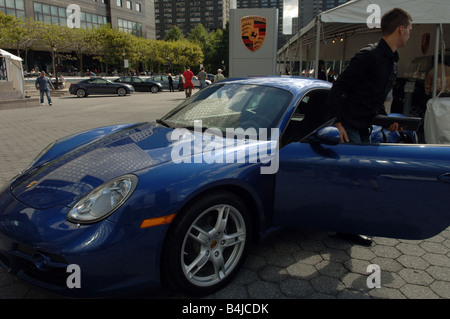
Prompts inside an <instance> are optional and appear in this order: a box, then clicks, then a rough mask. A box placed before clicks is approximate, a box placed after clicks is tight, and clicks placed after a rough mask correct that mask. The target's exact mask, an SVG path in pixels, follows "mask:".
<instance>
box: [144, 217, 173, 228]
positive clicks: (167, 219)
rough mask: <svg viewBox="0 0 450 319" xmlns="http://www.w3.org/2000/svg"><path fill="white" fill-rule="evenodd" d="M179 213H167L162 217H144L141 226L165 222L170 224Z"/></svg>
mask: <svg viewBox="0 0 450 319" xmlns="http://www.w3.org/2000/svg"><path fill="white" fill-rule="evenodd" d="M176 215H177V214H172V215H166V216H161V217H155V218H149V219H144V220H143V221H142V224H141V228H148V227H154V226H159V225H164V224H170V223H171V222H172V220H173V219H174V218H175V216H176Z"/></svg>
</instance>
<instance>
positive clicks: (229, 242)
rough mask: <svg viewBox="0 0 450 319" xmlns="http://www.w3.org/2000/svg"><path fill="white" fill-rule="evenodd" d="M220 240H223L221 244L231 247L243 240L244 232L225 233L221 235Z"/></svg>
mask: <svg viewBox="0 0 450 319" xmlns="http://www.w3.org/2000/svg"><path fill="white" fill-rule="evenodd" d="M222 241H223V242H222V246H224V247H231V246H234V245H237V244H239V243H242V242H244V241H245V233H244V232H237V233H234V234H231V235H225V236H223V237H222Z"/></svg>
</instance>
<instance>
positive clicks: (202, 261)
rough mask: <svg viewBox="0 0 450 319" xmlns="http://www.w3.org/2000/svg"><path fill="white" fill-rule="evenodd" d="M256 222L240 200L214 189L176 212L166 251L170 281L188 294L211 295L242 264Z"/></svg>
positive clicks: (164, 262)
mask: <svg viewBox="0 0 450 319" xmlns="http://www.w3.org/2000/svg"><path fill="white" fill-rule="evenodd" d="M251 234H252V224H251V221H250V215H249V212H248V209H247V207H246V205H245V203H244V202H243V200H242V199H241V198H239V197H238V196H236V195H235V194H233V193H230V192H220V193H210V194H207V196H204V197H202V198H201V199H199V200H196V201H195V202H194V203H192V204H191V205H189V206H188V207H186V208H185V209H183V210H182V211H181V212H180V213H178V214H177V217H176V218H175V220H174V222H173V223H172V225H171V227H170V229H169V233H168V234H167V236H166V238H167V240H166V242H165V245H164V249H163V259H162V272H163V278H164V279H165V280H166V282H167V283H168V284H169V285H170V286H172V287H173V288H175V289H176V290H177V291H181V292H184V293H187V294H190V295H208V294H212V293H214V292H216V291H218V290H220V289H221V288H222V287H224V286H225V285H227V284H228V283H229V282H230V281H231V280H232V279H233V277H234V276H235V275H236V274H237V273H238V271H239V269H240V268H241V266H242V264H243V262H244V259H245V256H246V254H247V251H248V249H249V246H250V242H251V236H252V235H251Z"/></svg>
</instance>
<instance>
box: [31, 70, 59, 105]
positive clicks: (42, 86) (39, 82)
mask: <svg viewBox="0 0 450 319" xmlns="http://www.w3.org/2000/svg"><path fill="white" fill-rule="evenodd" d="M35 86H36V90H39V91H40V93H41V96H40V98H41V99H40V101H41V105H44V93H45V95H46V96H47V101H48V105H52V99H51V97H50V88H52V90H53V89H54V88H53V84H52V81H50V79H49V78H48V77H46V76H45V72H44V71H42V72H41V76H38V77H37V78H36V82H35Z"/></svg>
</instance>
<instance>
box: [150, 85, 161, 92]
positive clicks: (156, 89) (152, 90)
mask: <svg viewBox="0 0 450 319" xmlns="http://www.w3.org/2000/svg"><path fill="white" fill-rule="evenodd" d="M150 92H152V93H153V94H156V93H158V92H159V89H158V87H157V86H156V85H153V86H152V87H151V88H150Z"/></svg>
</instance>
